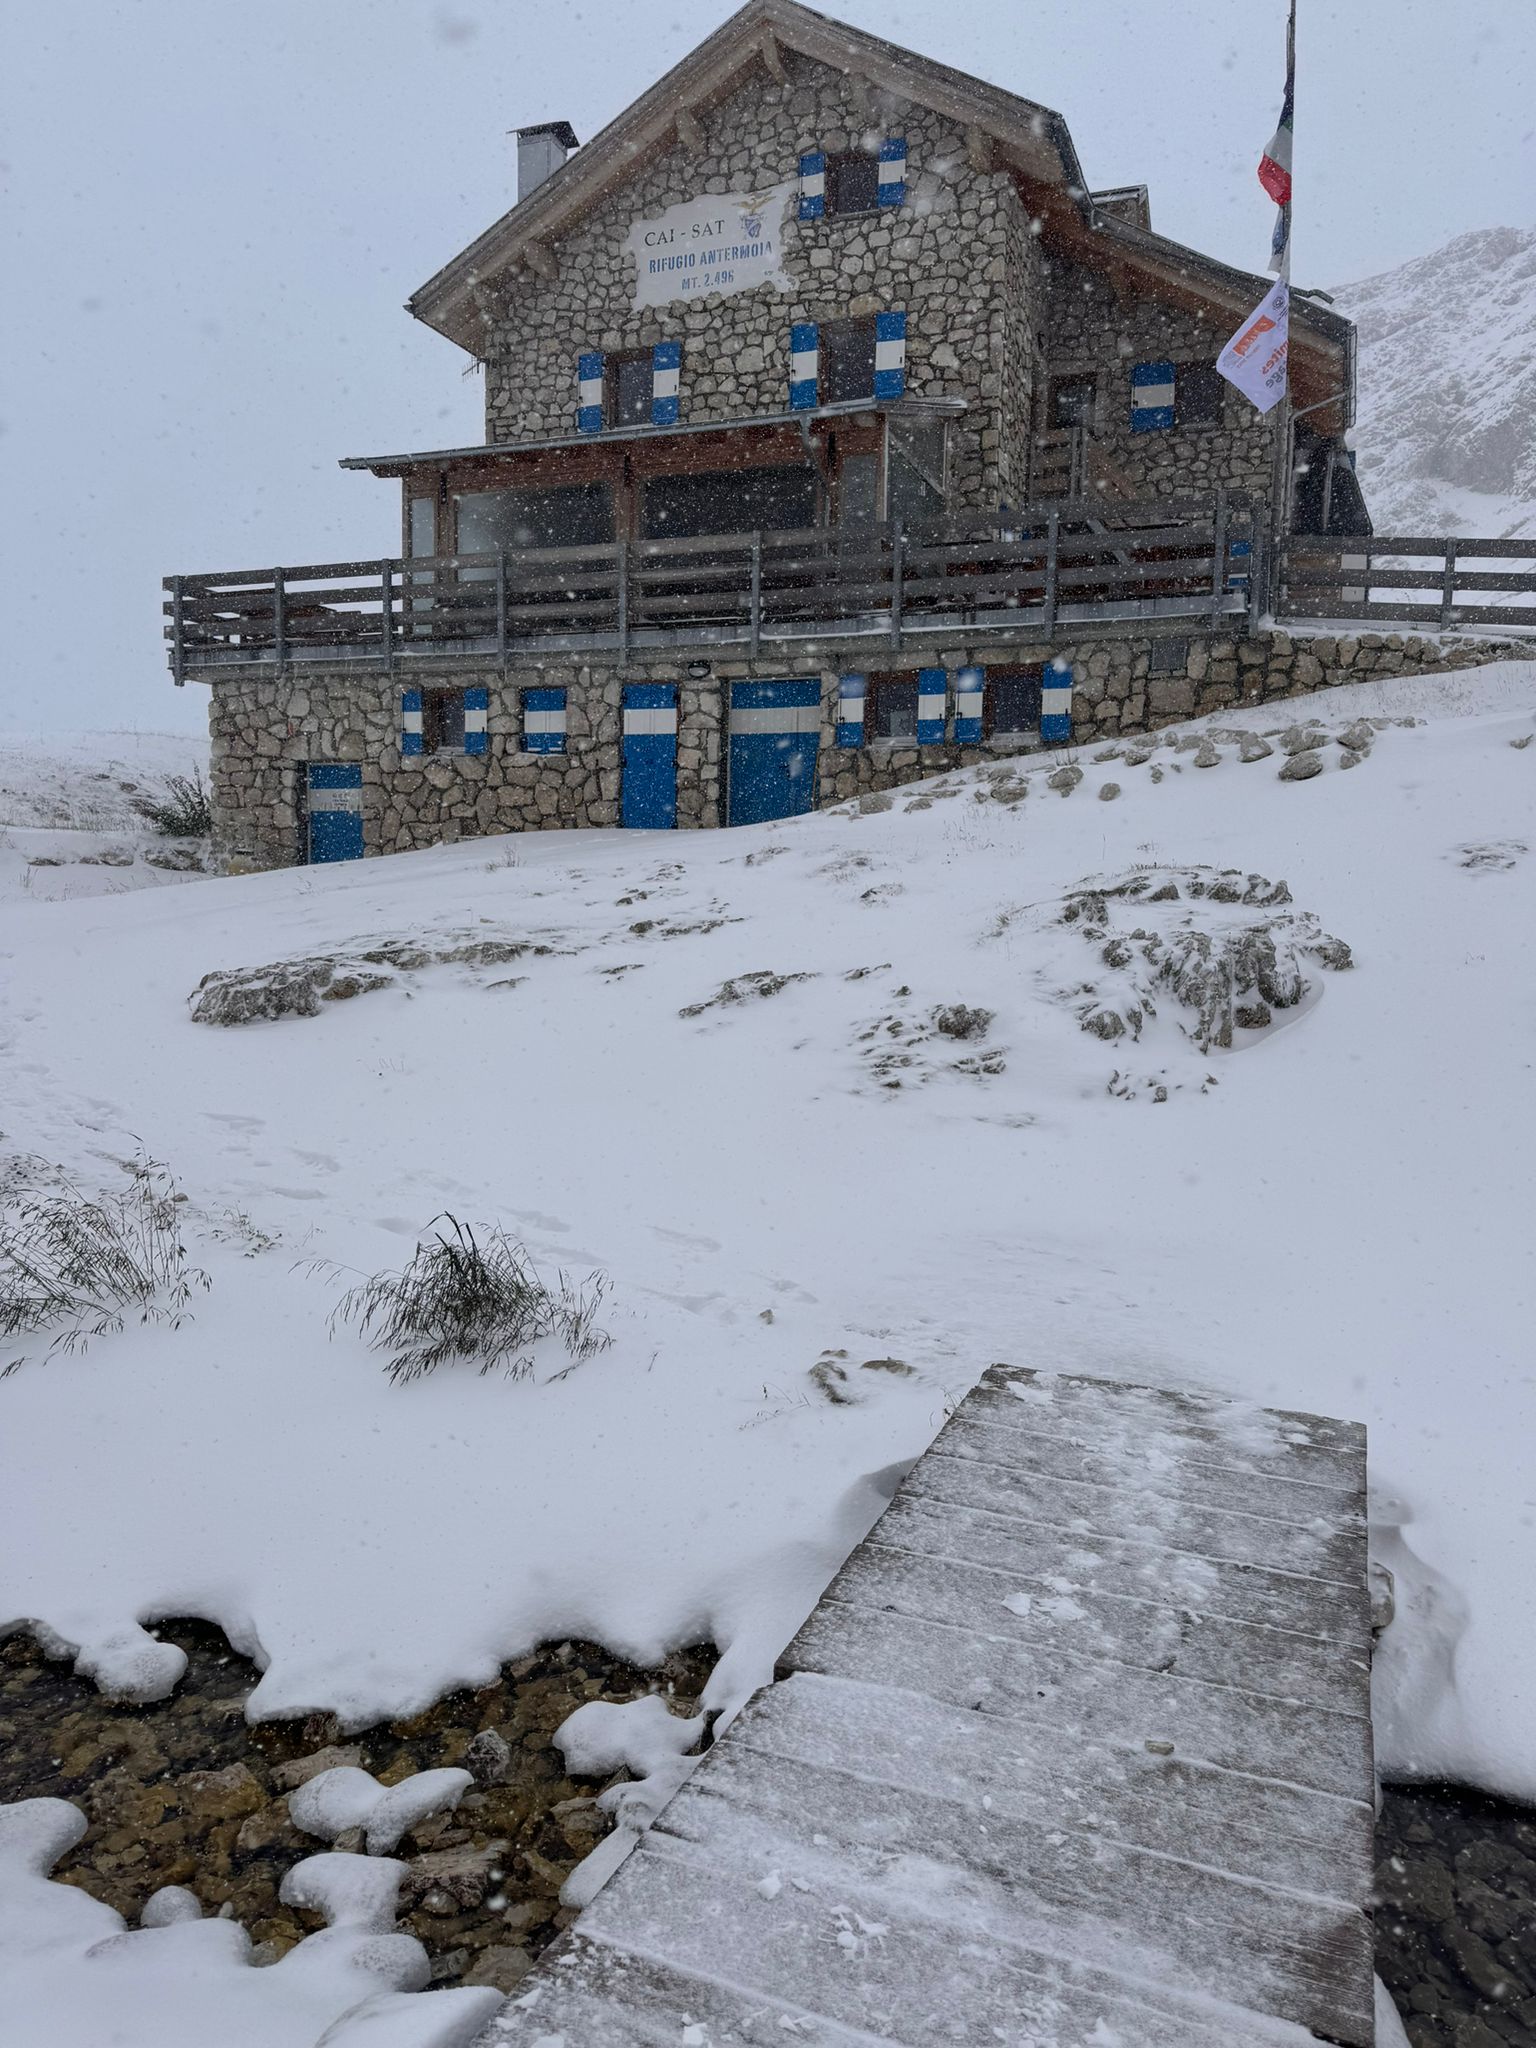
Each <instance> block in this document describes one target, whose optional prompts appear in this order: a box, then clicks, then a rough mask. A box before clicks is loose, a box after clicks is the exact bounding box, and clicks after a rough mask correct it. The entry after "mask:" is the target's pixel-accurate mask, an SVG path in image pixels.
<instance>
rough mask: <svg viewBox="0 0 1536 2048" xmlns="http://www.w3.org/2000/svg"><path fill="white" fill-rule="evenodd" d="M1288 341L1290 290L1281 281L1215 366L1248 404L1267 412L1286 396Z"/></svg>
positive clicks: (1234, 337)
mask: <svg viewBox="0 0 1536 2048" xmlns="http://www.w3.org/2000/svg"><path fill="white" fill-rule="evenodd" d="M1290 340H1291V288H1290V286H1289V285H1288V284H1287V283H1286V282H1285V279H1284V278H1282V279H1281V280H1280V282H1279V283H1278V284H1277V285H1276V286H1275V288H1274V290H1273V291H1272V292H1271V293H1270V295H1269V297H1268V298H1267V299H1266V300H1265V301H1264V303H1263V305H1261V306H1260V307H1259V308H1258V309H1257V311H1255V312H1252V313H1250V314H1249V315H1248V318H1247V319H1246V320H1245V321H1244V322H1243V324H1242V326H1241V327H1239V329H1238V330H1237V332H1236V334H1234V335H1233V337H1232V339H1231V340H1230V341H1229V342H1228V343H1227V345H1226V347H1225V348H1224V349H1223V350H1222V352H1221V354H1220V355H1219V356H1218V357H1217V358H1216V367H1217V369H1218V370H1219V371H1220V372H1221V374H1222V376H1223V377H1225V378H1226V380H1227V382H1228V383H1229V384H1235V385H1236V386H1237V388H1238V390H1239V391H1241V392H1242V394H1243V396H1244V398H1246V399H1247V400H1248V401H1249V403H1250V404H1252V405H1256V406H1257V407H1258V409H1259V411H1260V412H1268V411H1269V409H1270V407H1271V406H1272V405H1278V404H1279V402H1280V400H1281V399H1282V398H1283V397H1284V396H1285V363H1286V356H1287V353H1288V352H1289V349H1290Z"/></svg>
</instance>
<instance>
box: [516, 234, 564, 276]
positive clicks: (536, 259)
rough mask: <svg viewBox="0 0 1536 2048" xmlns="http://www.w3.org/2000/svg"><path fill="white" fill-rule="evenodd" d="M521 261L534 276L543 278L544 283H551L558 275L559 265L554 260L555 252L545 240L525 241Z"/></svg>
mask: <svg viewBox="0 0 1536 2048" xmlns="http://www.w3.org/2000/svg"><path fill="white" fill-rule="evenodd" d="M522 255H523V261H524V263H526V264H527V266H528V268H529V269H530V270H531V271H532V272H533V274H534V276H535V277H541V278H543V280H544V282H545V283H546V284H553V283H554V281H555V279H556V278H557V277H558V276H559V275H560V266H559V264H558V263H557V262H556V261H555V252H554V250H553V249H551V248H550V246H549V244H548V243H547V242H525V243H524V244H523V251H522Z"/></svg>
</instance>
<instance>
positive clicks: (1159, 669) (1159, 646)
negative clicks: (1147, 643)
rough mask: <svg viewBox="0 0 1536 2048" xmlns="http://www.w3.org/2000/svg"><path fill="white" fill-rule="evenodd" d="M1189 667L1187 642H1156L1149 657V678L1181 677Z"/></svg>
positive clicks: (1153, 643)
mask: <svg viewBox="0 0 1536 2048" xmlns="http://www.w3.org/2000/svg"><path fill="white" fill-rule="evenodd" d="M1188 667H1189V642H1188V641H1187V640H1154V641H1153V642H1152V647H1151V651H1150V652H1149V654H1148V656H1147V674H1148V675H1149V676H1181V675H1183V674H1184V672H1185V670H1186V669H1187V668H1188Z"/></svg>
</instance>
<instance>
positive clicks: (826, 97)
mask: <svg viewBox="0 0 1536 2048" xmlns="http://www.w3.org/2000/svg"><path fill="white" fill-rule="evenodd" d="M787 61H788V62H789V63H790V64H791V66H792V71H791V76H790V79H789V82H788V83H787V84H785V85H782V86H779V85H775V84H773V83H772V82H771V81H770V80H768V79H766V78H756V79H754V80H753V81H752V82H751V83H750V84H749V85H747V86H745V87H743V88H742V89H741V90H740V91H739V92H737V93H736V94H734V95H733V96H732V97H731V98H730V99H728V100H726V101H723V102H722V103H721V104H720V105H719V106H717V107H715V108H713V109H711V110H710V111H708V112H706V113H704V114H703V115H701V117H700V118H701V121H702V125H703V128H704V134H705V146H704V148H703V150H702V151H698V152H693V151H689V150H686V149H684V148H682V147H681V146H678V147H676V148H674V149H673V150H671V151H670V152H668V153H667V154H666V155H665V156H664V157H662V158H661V159H660V160H658V161H656V162H654V163H652V164H650V165H648V166H646V167H645V168H644V169H642V170H640V171H638V172H637V173H636V175H635V177H634V179H633V181H632V182H631V183H629V184H628V185H627V186H625V188H624V189H623V190H622V191H621V192H618V193H615V194H613V195H611V196H610V197H609V198H607V199H605V200H604V201H603V202H602V203H601V204H600V205H599V206H598V207H596V208H595V209H594V210H593V211H592V213H590V214H589V215H588V216H586V218H585V219H584V220H582V221H581V222H580V224H579V225H578V226H576V227H575V228H573V229H572V230H571V232H570V233H568V234H566V235H563V236H562V237H561V238H560V239H559V241H558V243H557V245H556V248H555V254H556V257H557V260H558V263H559V276H558V277H557V278H556V279H554V280H552V281H548V282H544V281H540V280H538V279H536V278H534V277H532V276H531V275H527V274H525V275H522V276H520V277H519V278H518V279H517V281H516V282H515V284H512V285H510V286H508V287H507V288H506V289H505V291H504V292H503V294H502V295H501V297H500V299H499V302H498V306H497V312H496V317H495V320H494V324H493V327H492V331H491V334H490V337H489V340H488V343H487V362H486V439H487V440H488V441H491V442H496V443H500V444H515V443H517V442H520V441H535V440H540V439H545V438H549V437H551V436H555V435H561V434H570V433H573V432H574V431H575V427H576V396H577V394H576V362H577V357H578V355H579V354H580V353H581V352H582V351H583V350H584V349H602V350H603V351H604V352H605V353H608V354H612V353H616V352H620V351H623V350H628V349H640V348H649V347H651V346H652V345H653V344H654V343H656V342H658V341H663V340H675V341H680V342H681V343H682V356H683V360H682V375H681V386H680V417H681V420H682V422H683V423H684V424H685V425H686V424H690V423H698V422H700V421H707V420H730V419H740V418H743V417H748V416H752V415H755V414H762V413H781V414H782V413H785V412H786V408H787V405H788V385H789V332H790V325H791V323H792V322H793V321H797V320H814V321H817V322H818V323H821V322H826V321H831V320H838V319H844V318H848V317H850V316H854V315H864V314H869V313H875V312H882V311H888V310H899V309H902V308H904V309H905V310H906V313H907V356H906V379H907V382H906V388H907V391H908V392H909V394H911V395H913V396H916V397H924V398H932V397H950V398H965V399H966V400H968V401H969V404H970V408H971V409H970V411H969V412H968V413H967V414H966V416H965V417H964V418H963V419H962V420H960V421H959V422H958V423H957V424H956V426H955V427H954V429H953V430H952V442H951V474H952V478H953V482H954V486H955V489H954V495H953V499H952V503H953V504H954V505H955V507H956V508H957V509H967V508H968V509H978V510H984V511H990V510H992V509H993V508H994V507H995V506H996V504H997V502H998V499H999V496H1000V495H1006V494H1007V488H1010V487H1011V479H1010V478H1009V476H1008V472H1009V470H1010V469H1011V468H1013V467H1016V465H1017V461H1018V456H1017V453H1016V451H1015V448H1014V447H1013V446H1009V447H1008V449H1007V450H1006V452H1005V448H1004V435H1003V431H1002V406H1003V393H1004V387H1005V383H1006V385H1007V386H1008V388H1009V391H1010V395H1011V396H1013V397H1014V398H1015V399H1016V401H1017V402H1018V403H1019V404H1020V406H1021V411H1022V416H1023V418H1024V419H1025V420H1027V418H1028V407H1027V404H1025V403H1024V401H1025V400H1027V398H1028V395H1029V391H1030V379H1029V370H1028V361H1027V352H1026V355H1025V358H1024V360H1022V361H1021V359H1020V350H1019V345H1018V338H1017V337H1018V332H1019V330H1020V328H1021V326H1022V330H1023V332H1024V333H1025V334H1029V333H1031V332H1032V330H1033V327H1034V324H1035V320H1034V314H1035V311H1037V310H1038V309H1037V308H1031V306H1030V305H1029V303H1028V301H1029V298H1030V294H1031V292H1032V290H1033V288H1034V283H1035V280H1036V278H1037V275H1038V270H1039V265H1038V260H1037V258H1036V256H1035V252H1034V247H1033V238H1032V237H1031V236H1030V233H1029V225H1028V221H1027V219H1026V217H1025V213H1024V208H1023V205H1022V203H1021V201H1020V199H1019V196H1018V193H1017V191H1016V189H1015V187H1014V184H1013V181H1012V179H1011V177H1009V176H1008V175H1007V174H1006V173H1005V172H1001V171H992V172H978V171H975V170H973V169H972V168H971V167H970V165H969V163H968V161H967V158H966V152H965V142H964V137H963V136H962V134H961V133H960V131H959V130H958V129H957V128H956V127H954V126H952V125H951V124H950V123H948V122H946V121H944V120H943V119H942V118H941V117H939V116H938V115H935V114H932V113H930V112H928V111H927V110H925V109H921V108H918V107H914V106H911V105H901V106H892V105H886V106H884V107H882V106H880V105H879V104H878V103H867V102H864V101H862V100H861V98H860V97H859V95H858V91H857V88H856V87H854V86H852V85H850V83H849V81H848V80H846V79H845V78H843V77H842V76H841V74H839V73H836V72H832V71H829V70H826V69H824V68H823V67H821V66H818V65H814V64H811V63H810V62H808V61H807V60H806V59H803V58H799V57H790V58H788V59H787ZM887 134H900V135H904V136H905V138H906V145H907V197H906V203H905V204H904V205H903V206H902V207H901V208H899V209H894V208H893V209H890V210H882V211H880V212H878V213H868V214H857V215H852V216H848V217H845V218H827V219H824V220H819V221H804V222H802V221H800V220H799V219H798V218H796V194H795V193H793V192H792V194H791V197H790V201H789V205H788V207H787V208H786V210H785V226H784V268H785V270H786V271H787V272H788V274H789V275H790V277H791V278H792V279H793V280H794V285H793V289H792V290H789V291H785V290H782V289H778V288H775V287H773V286H762V287H760V288H759V289H757V290H755V291H750V292H742V293H738V294H735V295H733V296H729V297H721V296H720V295H718V294H715V295H711V296H709V297H705V298H701V299H698V300H693V299H686V298H685V299H678V300H674V301H673V302H672V303H670V304H668V305H665V306H654V307H646V308H643V309H636V308H635V306H634V304H633V300H634V265H633V262H632V261H631V259H630V258H629V257H628V255H627V254H626V253H625V250H624V241H625V237H626V236H627V234H628V232H629V228H630V224H631V222H632V221H633V220H635V219H636V218H637V217H649V216H653V215H655V214H658V213H661V212H662V211H664V209H665V208H666V207H668V206H672V205H675V204H677V202H678V201H680V200H683V199H687V198H691V197H693V196H695V195H698V194H701V193H709V192H719V193H725V192H742V191H751V192H755V191H762V190H764V189H766V188H768V187H770V186H774V185H779V184H784V183H797V181H798V176H799V162H800V157H801V154H802V153H803V152H805V151H808V150H813V149H821V150H825V151H827V152H829V153H830V152H832V151H835V150H839V149H846V148H852V147H861V146H862V147H866V148H868V147H871V146H878V143H879V140H880V138H881V137H882V136H884V135H887Z"/></svg>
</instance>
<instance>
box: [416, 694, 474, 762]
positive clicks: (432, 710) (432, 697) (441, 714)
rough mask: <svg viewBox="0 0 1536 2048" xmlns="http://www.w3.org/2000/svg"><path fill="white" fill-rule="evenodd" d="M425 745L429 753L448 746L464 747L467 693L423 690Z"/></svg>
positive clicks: (456, 750) (456, 749)
mask: <svg viewBox="0 0 1536 2048" xmlns="http://www.w3.org/2000/svg"><path fill="white" fill-rule="evenodd" d="M421 744H422V751H423V752H424V753H428V754H435V753H438V752H439V751H440V750H443V749H446V750H447V751H448V752H449V753H462V752H463V750H464V692H463V691H462V690H423V691H422V693H421Z"/></svg>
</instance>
